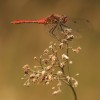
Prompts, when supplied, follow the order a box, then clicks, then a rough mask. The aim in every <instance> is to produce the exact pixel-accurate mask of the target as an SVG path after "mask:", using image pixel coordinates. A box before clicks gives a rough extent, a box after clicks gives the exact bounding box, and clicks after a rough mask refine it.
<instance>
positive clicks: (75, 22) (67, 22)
mask: <svg viewBox="0 0 100 100" xmlns="http://www.w3.org/2000/svg"><path fill="white" fill-rule="evenodd" d="M80 22H81V23H84V22H85V23H89V20H87V19H75V18H70V17H68V16H65V15H58V14H51V15H49V16H47V17H45V18H41V19H39V20H14V21H12V22H11V23H12V24H22V23H37V24H43V25H50V27H51V28H50V30H49V33H50V34H52V35H53V36H56V30H59V31H60V32H63V31H64V30H65V28H68V29H70V28H71V29H72V30H74V29H75V27H77V26H81V25H80ZM84 26H85V25H84ZM79 29H80V28H79ZM75 30H76V29H75Z"/></svg>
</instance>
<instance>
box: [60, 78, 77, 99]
mask: <svg viewBox="0 0 100 100" xmlns="http://www.w3.org/2000/svg"><path fill="white" fill-rule="evenodd" d="M62 81H63V82H64V83H66V84H67V85H68V86H69V87H70V88H71V90H72V92H73V94H74V100H77V94H76V91H75V89H74V87H73V86H72V84H71V83H70V82H67V81H66V80H62Z"/></svg>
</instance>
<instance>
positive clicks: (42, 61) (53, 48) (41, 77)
mask: <svg viewBox="0 0 100 100" xmlns="http://www.w3.org/2000/svg"><path fill="white" fill-rule="evenodd" d="M53 35H54V34H53ZM54 36H55V37H56V39H57V40H58V41H57V43H55V42H50V45H49V46H48V48H47V49H45V50H44V51H43V54H42V55H40V57H34V61H36V62H38V65H34V68H31V67H30V66H29V65H28V64H26V65H24V66H23V70H24V78H22V79H25V80H26V81H25V83H24V85H25V86H30V84H40V83H42V84H45V85H48V84H50V83H51V82H53V81H57V84H56V86H53V87H52V89H53V93H52V94H53V95H55V94H58V93H60V92H62V90H61V86H62V83H63V82H64V83H65V84H66V85H68V86H69V87H70V88H71V90H72V92H73V95H74V100H77V94H76V92H75V87H77V86H78V81H77V80H76V79H75V76H77V75H79V74H78V73H77V74H76V75H74V76H71V72H70V64H73V62H72V60H71V57H70V55H69V50H71V51H72V52H75V53H79V51H80V50H81V48H80V47H77V48H73V47H71V46H70V45H69V43H70V42H72V41H73V39H74V35H73V32H72V29H70V28H64V29H63V31H60V35H59V36H56V35H54ZM59 37H60V38H59Z"/></svg>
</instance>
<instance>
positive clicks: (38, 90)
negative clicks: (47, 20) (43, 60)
mask: <svg viewBox="0 0 100 100" xmlns="http://www.w3.org/2000/svg"><path fill="white" fill-rule="evenodd" d="M52 13H56V14H64V15H68V16H71V17H77V18H81V17H82V18H88V19H90V20H91V23H92V27H93V28H92V31H91V32H85V33H84V34H81V35H82V38H81V39H77V40H75V42H73V46H74V47H76V46H81V47H82V51H81V52H80V53H79V54H78V55H76V54H72V59H73V62H74V64H73V65H72V67H71V71H72V74H73V75H74V74H75V73H80V75H79V77H77V80H78V81H79V86H78V87H77V88H76V91H77V95H78V100H99V99H100V0H19V1H18V0H0V68H1V72H0V100H73V95H72V92H71V90H70V89H69V88H68V87H67V86H65V85H64V86H63V87H62V88H63V89H62V90H63V92H62V93H61V94H58V95H56V96H52V95H51V93H52V90H51V87H50V86H43V85H39V86H36V85H35V86H33V85H32V86H30V87H29V88H27V87H25V86H23V83H24V80H20V78H21V77H23V74H24V73H23V71H22V66H23V65H25V64H26V63H28V64H29V65H30V66H33V57H34V56H37V57H38V56H39V55H41V54H42V52H43V50H44V49H45V48H47V47H48V44H49V42H50V41H52V40H54V39H53V38H52V37H50V35H49V34H47V32H46V31H45V27H44V26H43V25H38V24H20V25H12V24H10V22H11V21H12V20H15V19H39V18H42V17H46V16H48V15H50V14H52Z"/></svg>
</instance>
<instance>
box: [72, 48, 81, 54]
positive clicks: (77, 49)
mask: <svg viewBox="0 0 100 100" xmlns="http://www.w3.org/2000/svg"><path fill="white" fill-rule="evenodd" d="M72 50H73V52H76V53H79V51H80V50H81V47H77V48H76V49H72Z"/></svg>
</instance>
